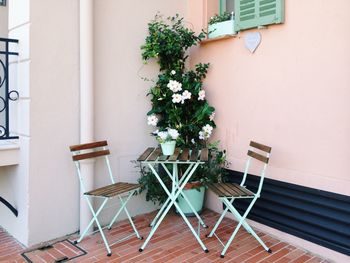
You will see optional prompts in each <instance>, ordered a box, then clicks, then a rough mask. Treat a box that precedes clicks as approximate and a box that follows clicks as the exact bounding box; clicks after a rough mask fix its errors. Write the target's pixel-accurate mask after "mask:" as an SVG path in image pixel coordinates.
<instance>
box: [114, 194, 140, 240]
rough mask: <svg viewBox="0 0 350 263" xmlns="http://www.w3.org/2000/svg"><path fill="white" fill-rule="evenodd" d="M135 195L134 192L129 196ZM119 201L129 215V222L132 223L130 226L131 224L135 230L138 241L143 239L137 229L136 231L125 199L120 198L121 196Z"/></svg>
mask: <svg viewBox="0 0 350 263" xmlns="http://www.w3.org/2000/svg"><path fill="white" fill-rule="evenodd" d="M133 194H134V192H130V194H129V196H132V195H133ZM119 200H120V202H121V203H122V206H123V207H124V211H125V214H126V215H127V217H128V219H129V221H130V224H131V226H132V228H133V230H134V232H135V234H136V236H137V238H138V239H142V237H141V236H140V234H139V232H138V231H137V229H136V226H135V224H134V222H133V221H132V218H131V216H130V214H129V211H128V209H127V208H126V203H127V201H125V202H124V201H123V199H122V198H121V197H120V196H119Z"/></svg>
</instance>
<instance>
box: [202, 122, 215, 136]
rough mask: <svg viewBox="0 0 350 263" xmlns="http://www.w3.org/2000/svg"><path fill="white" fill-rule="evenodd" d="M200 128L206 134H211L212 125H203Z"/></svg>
mask: <svg viewBox="0 0 350 263" xmlns="http://www.w3.org/2000/svg"><path fill="white" fill-rule="evenodd" d="M202 130H203V131H204V132H205V133H208V134H211V132H212V131H213V127H212V126H210V125H209V124H207V125H205V126H204V127H203V128H202Z"/></svg>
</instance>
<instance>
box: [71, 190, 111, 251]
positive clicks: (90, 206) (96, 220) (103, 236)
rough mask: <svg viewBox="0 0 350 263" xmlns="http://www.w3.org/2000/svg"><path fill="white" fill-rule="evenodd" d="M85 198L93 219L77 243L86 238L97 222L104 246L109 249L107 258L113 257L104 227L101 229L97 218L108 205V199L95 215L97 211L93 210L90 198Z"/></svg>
mask: <svg viewBox="0 0 350 263" xmlns="http://www.w3.org/2000/svg"><path fill="white" fill-rule="evenodd" d="M85 198H86V200H87V202H88V206H89V208H90V210H91V213H92V219H91V221H90V223H89V225H88V226H87V227H86V228H85V230H84V232H83V234H82V235H81V236H80V238H79V240H78V241H77V242H78V243H79V242H80V241H81V240H82V239H83V238H84V236H85V235H86V233H87V231H88V229H89V228H90V227H91V226H92V224H93V222H96V224H97V227H98V230H99V231H100V234H101V236H102V240H103V242H104V244H105V247H106V249H107V256H111V255H112V251H111V249H110V247H109V245H108V242H107V239H106V236H105V234H104V233H103V230H102V227H101V225H100V222H99V221H98V218H97V216H98V215H99V214H100V213H101V211H102V209H103V208H104V206H105V205H106V204H107V201H108V198H106V199H105V200H104V201H103V203H102V204H101V206H100V208H99V209H98V210H97V212H96V213H95V211H94V209H93V207H92V205H91V203H90V200H89V198H88V197H87V196H85Z"/></svg>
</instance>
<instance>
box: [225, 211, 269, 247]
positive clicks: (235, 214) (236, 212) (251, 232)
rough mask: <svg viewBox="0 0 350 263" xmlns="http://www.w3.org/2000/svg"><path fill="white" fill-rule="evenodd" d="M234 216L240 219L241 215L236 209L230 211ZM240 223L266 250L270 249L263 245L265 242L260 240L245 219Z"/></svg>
mask: <svg viewBox="0 0 350 263" xmlns="http://www.w3.org/2000/svg"><path fill="white" fill-rule="evenodd" d="M232 213H233V214H234V216H235V217H236V218H237V220H239V221H240V220H242V216H241V215H240V214H239V213H238V211H237V210H235V211H232ZM242 225H243V226H244V228H245V229H247V231H248V232H249V233H250V234H251V235H252V236H253V237H255V239H256V240H257V241H258V242H259V243H260V245H261V246H262V247H263V248H264V249H265V250H266V251H270V249H269V248H268V247H267V246H266V245H265V243H264V242H263V241H262V240H261V238H260V237H259V236H258V235H257V234H256V233H255V231H254V230H253V229H252V228H251V226H250V225H249V224H248V223H247V222H246V220H245V219H244V220H243V223H242Z"/></svg>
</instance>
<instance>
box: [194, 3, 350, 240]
mask: <svg viewBox="0 0 350 263" xmlns="http://www.w3.org/2000/svg"><path fill="white" fill-rule="evenodd" d="M208 1H210V0H208ZM205 2H206V1H202V0H194V1H191V7H190V20H191V21H192V22H193V23H194V25H195V28H196V30H199V29H200V28H202V27H205V23H203V21H205V20H206V18H205V17H204V16H203V14H205V13H210V12H208V10H207V6H206V5H205ZM285 3H286V7H285V11H286V20H285V23H284V24H281V25H273V26H269V27H268V28H267V29H259V30H258V29H252V30H247V31H243V32H241V33H239V34H238V36H237V37H235V38H231V39H226V40H219V41H215V42H210V43H207V44H204V45H201V46H200V47H199V48H196V49H193V51H192V53H191V58H192V60H191V62H192V65H193V64H195V63H198V62H210V63H211V68H210V71H209V74H208V76H207V79H206V81H205V90H206V92H207V98H208V100H209V101H210V103H211V104H212V105H214V106H215V107H216V124H217V129H216V131H215V139H220V140H221V143H222V146H223V147H224V148H226V149H227V151H228V159H229V161H230V162H231V163H232V164H231V167H230V168H231V169H234V170H239V171H243V168H244V167H243V166H244V163H245V160H246V153H247V147H248V144H249V141H250V140H256V141H258V142H261V143H264V144H267V145H270V146H271V147H272V153H271V159H270V163H269V167H268V170H267V177H269V178H273V179H277V180H280V181H285V182H290V183H294V184H298V185H304V186H308V187H312V188H316V189H322V190H326V191H331V192H335V193H340V194H344V195H350V178H349V173H350V163H349V161H348V158H349V156H350V148H349V145H350V137H349V133H350V111H349V102H348V98H349V96H350V50H349V46H350V31H349V30H348V28H349V25H350V17H349V15H348V12H347V10H349V8H350V2H349V1H347V0H337V1H336V3H334V4H333V5H332V6H329V5H328V1H319V0H309V1H302V0H293V1H285ZM198 10H199V11H198ZM200 10H202V12H200ZM325 19H326V20H327V21H333V22H332V23H326V22H325ZM248 32H260V34H261V36H262V41H261V44H260V46H259V47H258V48H257V50H256V51H255V53H254V54H252V53H250V52H249V51H248V50H247V49H246V48H245V46H244V37H245V36H246V34H247V33H248ZM252 172H253V173H254V169H253V171H252ZM207 207H209V208H210V209H212V210H216V211H221V207H222V206H221V205H220V203H219V202H218V201H217V198H216V197H215V196H214V195H213V194H211V193H209V194H208V196H207ZM280 236H281V237H282V235H280ZM282 238H283V237H282ZM295 240H297V239H296V238H294V241H295ZM295 243H298V241H295ZM299 244H300V245H301V244H302V243H300V242H299Z"/></svg>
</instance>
